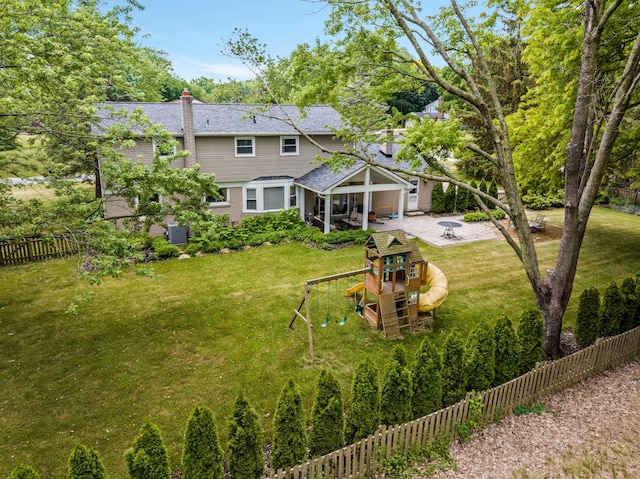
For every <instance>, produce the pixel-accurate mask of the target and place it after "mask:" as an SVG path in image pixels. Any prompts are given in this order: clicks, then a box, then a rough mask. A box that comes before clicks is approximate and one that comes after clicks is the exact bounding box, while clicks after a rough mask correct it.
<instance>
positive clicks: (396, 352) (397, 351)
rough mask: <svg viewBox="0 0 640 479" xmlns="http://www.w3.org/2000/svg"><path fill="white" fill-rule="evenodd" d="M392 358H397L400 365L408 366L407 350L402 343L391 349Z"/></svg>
mask: <svg viewBox="0 0 640 479" xmlns="http://www.w3.org/2000/svg"><path fill="white" fill-rule="evenodd" d="M391 359H395V360H396V361H398V362H399V363H400V366H402V367H405V368H406V367H407V365H408V363H407V350H406V349H405V348H404V346H403V345H402V344H396V345H395V346H394V347H393V348H392V349H391Z"/></svg>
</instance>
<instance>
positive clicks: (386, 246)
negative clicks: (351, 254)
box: [367, 230, 424, 263]
mask: <svg viewBox="0 0 640 479" xmlns="http://www.w3.org/2000/svg"><path fill="white" fill-rule="evenodd" d="M370 245H371V246H374V247H375V249H377V250H378V253H380V255H381V256H390V255H394V254H398V253H409V259H410V260H411V262H412V263H420V262H423V261H424V259H423V258H422V253H420V249H419V248H418V245H417V244H416V242H415V241H410V240H408V239H407V237H406V236H405V234H404V231H402V230H388V231H378V232H377V233H373V234H372V235H371V236H370V237H369V239H368V240H367V246H370Z"/></svg>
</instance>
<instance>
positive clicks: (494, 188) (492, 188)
mask: <svg viewBox="0 0 640 479" xmlns="http://www.w3.org/2000/svg"><path fill="white" fill-rule="evenodd" d="M487 193H489V196H492V197H493V198H495V199H496V200H497V199H498V185H497V184H496V180H495V179H492V180H491V183H490V184H489V189H488V191H487ZM487 206H488V207H489V208H490V209H493V208H495V206H494V205H493V203H491V204H488V205H487Z"/></svg>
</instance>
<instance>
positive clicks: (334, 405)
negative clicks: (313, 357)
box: [309, 369, 344, 457]
mask: <svg viewBox="0 0 640 479" xmlns="http://www.w3.org/2000/svg"><path fill="white" fill-rule="evenodd" d="M343 411H344V409H343V405H342V389H341V388H340V383H339V382H338V380H337V379H336V377H335V375H334V374H333V373H332V372H331V371H328V370H324V369H323V370H322V371H320V375H319V376H318V382H317V383H316V398H315V401H314V403H313V408H312V409H311V431H310V432H309V451H310V454H311V456H312V457H317V456H323V455H325V454H328V453H330V452H333V451H337V450H338V449H340V448H341V447H342V446H344V414H343Z"/></svg>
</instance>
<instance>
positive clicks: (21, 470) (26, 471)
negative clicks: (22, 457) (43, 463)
mask: <svg viewBox="0 0 640 479" xmlns="http://www.w3.org/2000/svg"><path fill="white" fill-rule="evenodd" d="M9 479H40V474H38V472H37V471H36V470H35V469H34V468H33V467H31V466H28V465H27V464H19V465H17V466H16V467H15V468H14V469H13V471H11V474H9Z"/></svg>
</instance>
